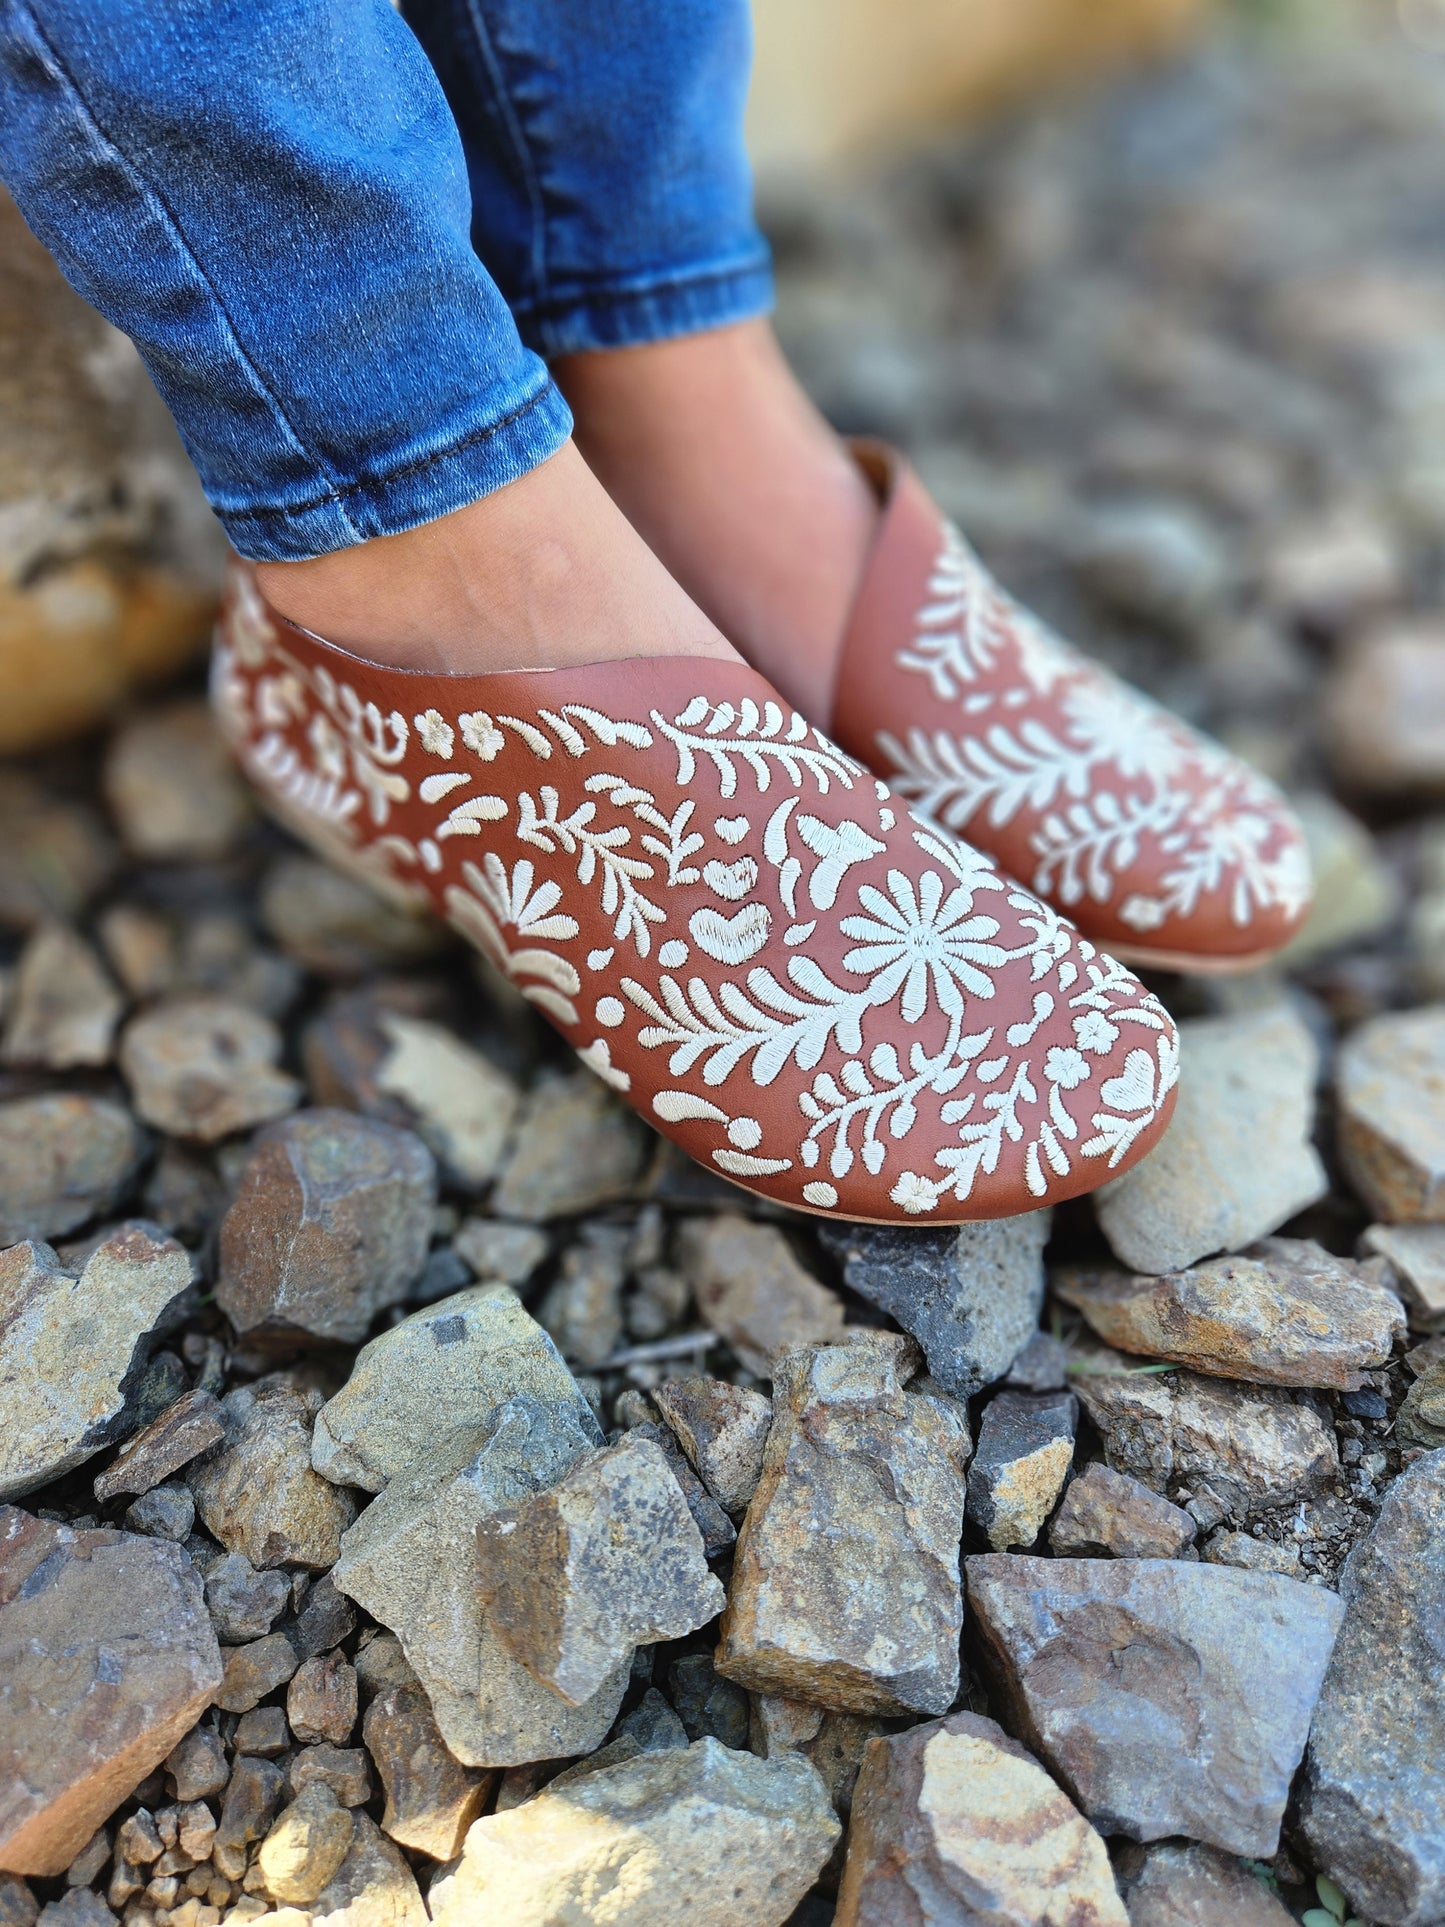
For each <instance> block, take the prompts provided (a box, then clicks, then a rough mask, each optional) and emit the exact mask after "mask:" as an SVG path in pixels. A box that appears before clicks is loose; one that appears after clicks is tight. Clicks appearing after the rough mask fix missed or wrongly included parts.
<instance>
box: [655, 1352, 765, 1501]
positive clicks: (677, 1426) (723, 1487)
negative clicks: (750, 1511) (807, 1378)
mask: <svg viewBox="0 0 1445 1927" xmlns="http://www.w3.org/2000/svg"><path fill="white" fill-rule="evenodd" d="M652 1397H653V1402H654V1403H655V1404H656V1406H657V1408H658V1410H659V1411H660V1412H661V1413H662V1416H663V1417H664V1418H665V1419H666V1420H667V1423H668V1424H669V1425H670V1426H671V1427H672V1430H673V1432H674V1433H675V1434H676V1435H677V1438H678V1440H679V1442H680V1443H681V1445H682V1449H683V1450H684V1452H686V1453H687V1456H688V1458H689V1459H690V1460H691V1462H692V1465H693V1468H694V1470H695V1471H696V1472H697V1474H698V1476H699V1477H700V1478H701V1480H702V1482H703V1484H704V1485H705V1486H706V1487H707V1489H708V1491H709V1492H710V1493H711V1494H712V1496H713V1497H714V1498H715V1499H716V1500H717V1502H718V1504H719V1505H720V1506H721V1507H722V1508H723V1510H724V1511H725V1512H742V1511H744V1510H745V1509H746V1507H747V1504H748V1501H749V1500H750V1499H751V1498H752V1496H753V1494H754V1492H756V1491H757V1488H758V1478H759V1476H760V1474H761V1472H762V1469H763V1448H764V1447H765V1446H766V1444H767V1442H768V1427H769V1426H770V1425H771V1424H772V1422H773V1408H772V1405H771V1403H770V1402H769V1401H768V1400H767V1399H765V1398H764V1397H762V1395H761V1394H760V1393H758V1392H750V1391H748V1390H746V1389H745V1388H744V1387H743V1386H740V1385H729V1384H728V1383H727V1382H726V1380H724V1379H719V1378H669V1379H666V1380H664V1382H663V1383H662V1384H661V1385H658V1386H656V1387H655V1388H654V1390H653V1394H652Z"/></svg>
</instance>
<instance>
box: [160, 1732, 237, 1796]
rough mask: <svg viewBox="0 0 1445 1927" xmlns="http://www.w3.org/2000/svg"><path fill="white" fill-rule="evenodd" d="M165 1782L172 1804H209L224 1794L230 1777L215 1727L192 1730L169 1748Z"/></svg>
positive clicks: (224, 1753) (219, 1737)
mask: <svg viewBox="0 0 1445 1927" xmlns="http://www.w3.org/2000/svg"><path fill="white" fill-rule="evenodd" d="M165 1770H166V1782H167V1784H168V1785H169V1787H170V1790H171V1798H172V1799H173V1800H180V1801H191V1800H209V1799H211V1798H212V1797H213V1796H214V1795H215V1794H217V1793H224V1792H225V1790H226V1782H227V1780H228V1779H229V1778H230V1776H231V1770H230V1766H229V1764H228V1762H227V1760H226V1749H225V1747H224V1746H223V1744H222V1743H221V1736H220V1734H219V1733H218V1732H217V1731H216V1729H215V1727H214V1726H210V1725H202V1726H194V1727H192V1728H191V1730H190V1732H189V1733H187V1735H186V1737H185V1738H184V1739H183V1740H181V1741H179V1742H178V1744H177V1745H175V1746H174V1747H172V1749H171V1751H170V1752H169V1753H168V1754H167V1755H166V1760H165Z"/></svg>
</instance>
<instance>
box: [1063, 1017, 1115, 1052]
mask: <svg viewBox="0 0 1445 1927" xmlns="http://www.w3.org/2000/svg"><path fill="white" fill-rule="evenodd" d="M1118 1041H1119V1027H1118V1025H1117V1024H1111V1023H1110V1022H1109V1020H1108V1018H1107V1017H1106V1016H1105V1015H1104V1013H1103V1011H1102V1010H1086V1011H1084V1012H1082V1014H1081V1015H1079V1016H1078V1017H1076V1018H1075V1019H1074V1042H1075V1043H1076V1044H1077V1045H1078V1047H1079V1049H1080V1050H1087V1051H1092V1052H1093V1053H1094V1055H1095V1056H1096V1057H1102V1056H1103V1055H1104V1053H1105V1051H1111V1050H1112V1049H1113V1048H1114V1046H1115V1044H1116V1043H1117V1042H1118Z"/></svg>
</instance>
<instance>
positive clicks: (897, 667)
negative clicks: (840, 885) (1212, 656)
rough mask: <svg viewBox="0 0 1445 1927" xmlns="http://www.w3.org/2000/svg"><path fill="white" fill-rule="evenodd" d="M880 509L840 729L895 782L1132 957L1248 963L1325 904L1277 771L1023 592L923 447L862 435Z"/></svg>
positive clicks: (847, 660) (1174, 963) (1193, 964)
mask: <svg viewBox="0 0 1445 1927" xmlns="http://www.w3.org/2000/svg"><path fill="white" fill-rule="evenodd" d="M856 452H857V455H858V459H859V461H860V463H861V464H862V465H863V467H864V468H865V470H866V471H867V473H868V475H869V477H870V479H871V480H872V481H873V482H874V484H875V486H876V487H877V489H878V492H879V496H880V498H881V501H882V504H883V515H882V521H881V524H880V527H879V532H878V536H877V539H876V542H875V545H874V549H873V554H872V556H871V558H870V561H869V564H868V568H867V571H866V573H865V576H864V579H863V585H862V589H861V591H860V593H859V596H858V599H857V602H856V604H855V606H854V611H853V616H852V620H851V622H850V624H849V629H848V634H847V636H846V638H845V639H844V644H843V651H842V656H841V659H840V668H839V676H838V686H837V692H836V695H835V698H834V713H833V724H832V731H833V735H834V737H835V738H836V740H837V741H838V742H839V743H841V744H842V746H843V747H844V748H845V749H847V750H849V751H851V752H852V754H853V755H855V756H857V757H859V758H860V759H861V760H862V761H863V762H865V763H867V764H868V766H869V767H870V768H871V769H873V770H875V771H876V772H877V773H878V774H879V775H880V776H882V777H884V778H886V780H887V781H888V783H889V784H890V785H891V787H892V788H893V790H894V791H895V793H896V794H897V795H899V796H902V797H904V798H906V799H907V800H908V801H909V802H910V803H912V804H913V805H914V806H915V808H917V809H918V810H920V811H921V812H922V813H923V814H924V815H926V816H930V817H932V818H933V819H934V820H935V821H937V822H939V823H941V824H943V825H944V826H945V827H946V828H948V829H950V830H952V831H954V832H955V833H956V834H957V835H960V836H963V835H966V836H968V837H969V839H970V840H971V841H973V842H975V843H976V844H977V845H978V846H979V848H980V849H982V850H984V851H986V852H987V853H988V855H989V856H991V857H993V858H994V859H995V860H996V861H997V862H998V864H999V865H1000V867H1001V868H1002V869H1004V870H1005V871H1007V872H1008V873H1009V874H1010V875H1011V876H1016V877H1019V878H1021V879H1022V880H1023V881H1024V882H1026V883H1027V884H1028V886H1029V888H1030V889H1031V890H1033V891H1034V892H1035V893H1036V894H1037V895H1039V896H1041V897H1044V898H1046V899H1047V900H1048V901H1049V902H1050V903H1053V904H1056V905H1057V906H1058V907H1059V908H1061V909H1062V910H1064V911H1065V912H1066V913H1067V914H1068V915H1069V916H1070V917H1071V918H1072V919H1073V920H1074V922H1075V923H1076V924H1077V925H1078V926H1079V928H1080V930H1081V931H1082V932H1083V933H1084V935H1085V936H1086V937H1089V938H1091V939H1092V940H1093V941H1094V942H1095V943H1098V944H1102V945H1104V946H1106V947H1107V948H1108V949H1109V950H1110V951H1111V952H1113V953H1114V954H1115V955H1116V956H1122V957H1126V958H1128V959H1129V960H1130V961H1131V962H1134V963H1150V964H1157V965H1160V966H1162V967H1165V968H1171V969H1180V970H1192V971H1209V970H1245V969H1249V968H1251V967H1252V966H1254V965H1256V964H1259V963H1262V962H1263V961H1264V960H1265V959H1266V958H1268V957H1269V956H1271V955H1272V954H1273V953H1274V952H1275V951H1276V950H1278V949H1279V948H1280V947H1281V945H1283V944H1284V943H1286V942H1288V940H1289V938H1290V937H1291V936H1293V934H1294V932H1295V931H1296V930H1297V929H1298V928H1299V926H1300V924H1301V922H1302V921H1303V919H1304V915H1305V912H1306V910H1307V909H1308V908H1309V901H1310V876H1309V861H1308V858H1307V856H1306V853H1305V845H1304V837H1303V833H1302V832H1301V829H1300V826H1299V824H1298V822H1297V821H1296V819H1295V817H1294V815H1293V813H1292V812H1291V810H1290V808H1289V806H1288V804H1287V803H1286V802H1285V801H1284V799H1283V797H1282V796H1280V794H1279V792H1278V791H1277V790H1276V789H1275V788H1274V787H1273V785H1272V784H1270V783H1268V782H1266V781H1265V779H1264V778H1263V777H1262V776H1259V775H1257V774H1256V773H1255V772H1254V771H1253V770H1251V769H1249V768H1248V767H1247V766H1246V765H1245V764H1244V763H1241V762H1240V761H1239V760H1238V758H1237V757H1234V756H1231V755H1229V754H1228V753H1227V752H1226V751H1225V750H1223V749H1221V748H1220V747H1219V745H1218V744H1216V743H1212V742H1210V741H1209V740H1208V739H1207V738H1206V737H1203V736H1200V735H1199V734H1198V733H1197V732H1196V731H1194V730H1192V729H1190V728H1189V727H1188V726H1187V725H1186V724H1184V723H1182V722H1180V721H1179V720H1178V719H1177V718H1176V717H1173V716H1171V715H1170V714H1169V713H1168V712H1167V710H1164V709H1161V708H1160V707H1159V705H1158V704H1157V703H1154V702H1151V701H1150V700H1149V698H1148V697H1146V696H1143V695H1141V694H1140V693H1139V692H1138V691H1137V690H1135V689H1131V688H1130V687H1129V686H1128V684H1127V683H1123V682H1121V681H1120V680H1119V679H1118V677H1116V676H1114V675H1111V674H1110V672H1109V671H1108V670H1106V669H1103V668H1101V667H1100V666H1099V665H1098V664H1097V663H1094V662H1090V661H1089V660H1088V659H1087V658H1086V657H1084V656H1081V655H1080V654H1079V653H1078V651H1077V650H1075V649H1072V648H1071V647H1070V646H1069V645H1068V644H1067V643H1066V642H1064V641H1062V640H1061V639H1060V638H1059V637H1058V636H1056V635H1055V634H1054V633H1053V632H1052V631H1051V630H1049V629H1047V628H1045V626H1044V625H1043V624H1042V623H1040V622H1038V621H1036V620H1035V618H1034V617H1032V616H1031V615H1029V614H1028V612H1027V611H1026V610H1024V609H1022V608H1020V607H1019V605H1018V604H1017V603H1016V602H1014V601H1013V600H1012V599H1011V598H1010V597H1009V596H1008V595H1007V594H1005V592H1004V591H1003V590H1002V589H1001V588H1000V587H999V585H998V584H997V583H996V582H995V581H994V579H993V577H992V576H991V575H990V574H989V572H988V570H987V569H986V568H985V567H984V566H983V564H982V562H980V561H979V559H978V557H977V556H976V555H975V554H974V553H973V551H972V549H970V548H969V546H968V544H967V543H966V542H965V541H964V539H963V537H962V536H961V535H960V534H959V532H958V531H957V529H955V528H954V527H953V526H952V525H951V524H950V523H949V522H947V521H946V520H945V519H944V517H943V515H942V514H941V512H940V511H939V509H938V508H937V506H936V505H935V503H934V502H933V501H932V499H931V498H930V496H929V495H928V492H927V490H926V489H925V488H924V487H923V484H922V483H921V482H920V481H919V479H918V477H917V476H916V475H915V474H914V473H913V471H912V469H910V468H909V467H908V465H907V463H906V462H904V461H903V460H902V458H901V457H900V456H898V455H896V454H895V453H893V451H892V450H890V449H886V448H881V447H878V446H875V445H873V444H869V443H864V444H859V445H858V447H857V450H856Z"/></svg>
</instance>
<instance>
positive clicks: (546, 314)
mask: <svg viewBox="0 0 1445 1927" xmlns="http://www.w3.org/2000/svg"><path fill="white" fill-rule="evenodd" d="M772 309H773V270H772V262H771V259H770V257H769V256H768V255H766V254H763V255H761V256H758V257H755V258H754V259H752V260H751V261H748V262H744V263H740V264H737V265H735V266H728V267H719V268H700V269H697V270H695V271H693V272H691V273H688V274H683V275H678V274H676V273H669V274H667V275H665V276H663V275H658V276H647V277H643V276H634V277H632V278H631V279H629V280H626V281H617V282H610V283H609V282H598V283H596V284H595V285H588V286H586V287H582V288H578V289H576V290H575V291H574V292H570V293H569V292H567V291H566V290H558V289H556V288H553V289H552V290H550V291H549V295H548V299H547V300H546V301H545V302H537V303H535V304H526V303H524V304H522V305H520V306H517V307H514V309H513V312H514V313H515V315H516V318H517V327H518V329H519V330H520V332H521V336H522V339H523V341H525V342H526V344H527V346H528V347H529V348H535V349H536V351H537V353H538V354H540V355H543V356H545V357H546V358H547V359H548V360H549V361H554V360H556V358H557V357H558V356H559V355H577V354H586V353H587V352H588V351H589V350H591V349H594V348H640V347H641V346H642V345H643V344H644V343H645V342H649V341H670V340H672V339H673V338H674V337H675V336H677V335H694V334H701V333H703V332H704V331H705V330H707V329H709V328H725V327H728V326H729V325H730V324H731V323H733V322H735V321H750V320H752V319H753V317H754V316H755V315H760V314H771V312H772Z"/></svg>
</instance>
